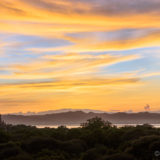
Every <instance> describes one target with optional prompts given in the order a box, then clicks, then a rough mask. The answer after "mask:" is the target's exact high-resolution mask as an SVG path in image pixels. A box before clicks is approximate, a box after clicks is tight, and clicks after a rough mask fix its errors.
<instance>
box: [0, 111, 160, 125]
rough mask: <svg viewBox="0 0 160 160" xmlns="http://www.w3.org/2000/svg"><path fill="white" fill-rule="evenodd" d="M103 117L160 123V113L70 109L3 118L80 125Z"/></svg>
mask: <svg viewBox="0 0 160 160" xmlns="http://www.w3.org/2000/svg"><path fill="white" fill-rule="evenodd" d="M93 117H101V118H102V119H104V120H108V121H110V122H111V123H113V124H144V123H148V124H160V113H149V112H139V113H125V112H118V113H93V112H88V113H85V112H83V111H68V112H61V113H53V114H45V115H3V116H2V119H3V120H4V121H5V122H6V123H9V124H14V125H15V124H25V125H46V126H47V125H80V124H81V123H83V122H85V121H86V120H87V119H90V118H93Z"/></svg>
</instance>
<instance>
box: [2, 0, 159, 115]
mask: <svg viewBox="0 0 160 160" xmlns="http://www.w3.org/2000/svg"><path fill="white" fill-rule="evenodd" d="M159 8H160V1H159V0H152V1H151V0H132V1H131V0H92V1H90V0H79V1H77V0H67V1H66V0H14V1H13V0H1V2H0V11H1V14H0V91H1V93H0V102H1V103H0V112H3V113H4V112H18V111H28V110H31V111H40V110H45V108H44V107H46V108H47V109H57V108H62V107H63V108H65V107H70V108H72V107H73V108H76V107H78V108H94V109H102V110H120V111H124V110H129V109H132V110H133V111H134V110H137V111H138V110H143V108H144V106H143V104H144V105H145V104H146V103H148V104H150V105H152V108H153V109H154V110H158V106H159V105H160V102H159V100H158V95H159V94H160V93H159V89H160V86H159V82H158V81H159V77H160V63H159V60H160V56H159V54H160V52H159V51H160V10H159ZM131 105H133V106H131ZM130 106H131V107H130ZM139 106H142V107H141V108H139ZM128 107H130V108H129V109H128Z"/></svg>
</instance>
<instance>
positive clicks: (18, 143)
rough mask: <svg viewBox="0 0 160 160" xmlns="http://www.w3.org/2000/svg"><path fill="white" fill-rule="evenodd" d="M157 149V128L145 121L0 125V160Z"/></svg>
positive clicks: (146, 157)
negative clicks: (123, 124)
mask: <svg viewBox="0 0 160 160" xmlns="http://www.w3.org/2000/svg"><path fill="white" fill-rule="evenodd" d="M159 150H160V129H158V128H153V127H152V126H150V125H148V124H144V125H142V126H136V127H133V126H126V127H121V128H117V127H115V126H112V124H111V123H110V122H108V121H103V120H102V119H101V118H98V117H96V118H92V119H89V120H88V121H87V122H86V123H83V124H82V125H81V127H79V128H72V129H68V128H66V127H65V126H60V127H58V128H43V129H38V128H36V127H31V126H25V125H17V126H12V125H5V124H2V125H1V127H0V160H152V159H158V157H156V156H155V155H157V156H158V153H159V152H158V151H159ZM155 153H156V154H155Z"/></svg>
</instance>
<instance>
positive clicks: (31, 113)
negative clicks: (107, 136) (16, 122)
mask: <svg viewBox="0 0 160 160" xmlns="http://www.w3.org/2000/svg"><path fill="white" fill-rule="evenodd" d="M76 111H82V112H85V113H89V112H93V113H107V112H106V111H101V110H94V109H72V108H65V109H58V110H48V111H41V112H26V113H23V112H18V113H11V114H9V115H45V114H54V113H64V112H76Z"/></svg>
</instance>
